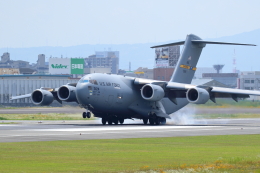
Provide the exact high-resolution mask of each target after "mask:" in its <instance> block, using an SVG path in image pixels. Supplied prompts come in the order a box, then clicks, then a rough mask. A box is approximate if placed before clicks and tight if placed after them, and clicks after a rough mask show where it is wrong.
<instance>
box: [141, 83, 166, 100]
mask: <svg viewBox="0 0 260 173" xmlns="http://www.w3.org/2000/svg"><path fill="white" fill-rule="evenodd" d="M141 95H142V97H143V99H145V100H148V101H159V100H161V99H162V98H163V97H164V90H163V89H162V87H160V86H158V85H153V84H146V85H144V86H143V87H142V89H141Z"/></svg>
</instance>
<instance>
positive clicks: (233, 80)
mask: <svg viewBox="0 0 260 173" xmlns="http://www.w3.org/2000/svg"><path fill="white" fill-rule="evenodd" d="M202 77H203V79H214V80H216V81H218V82H220V83H223V84H225V85H227V86H229V87H230V88H236V87H237V78H238V73H203V74H202Z"/></svg>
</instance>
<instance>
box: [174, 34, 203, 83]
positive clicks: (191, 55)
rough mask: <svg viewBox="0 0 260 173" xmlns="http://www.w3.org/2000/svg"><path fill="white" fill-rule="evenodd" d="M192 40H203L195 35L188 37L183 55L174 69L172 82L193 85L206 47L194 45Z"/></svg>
mask: <svg viewBox="0 0 260 173" xmlns="http://www.w3.org/2000/svg"><path fill="white" fill-rule="evenodd" d="M192 40H201V38H199V37H198V36H196V35H193V34H190V35H187V38H186V40H185V43H184V45H183V49H182V53H181V55H180V58H179V60H178V63H177V65H176V67H175V69H174V72H173V74H172V77H171V79H170V82H179V83H187V84H190V83H191V81H192V78H193V76H194V73H195V71H196V69H197V68H196V66H197V63H198V60H199V57H200V54H201V51H202V49H203V47H205V44H204V43H201V44H194V43H192V42H191V41H192Z"/></svg>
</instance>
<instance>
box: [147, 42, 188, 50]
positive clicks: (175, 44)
mask: <svg viewBox="0 0 260 173" xmlns="http://www.w3.org/2000/svg"><path fill="white" fill-rule="evenodd" d="M184 43H185V41H179V42H175V43H169V44H162V45H158V46H153V47H151V48H157V47H167V46H177V45H183V44H184Z"/></svg>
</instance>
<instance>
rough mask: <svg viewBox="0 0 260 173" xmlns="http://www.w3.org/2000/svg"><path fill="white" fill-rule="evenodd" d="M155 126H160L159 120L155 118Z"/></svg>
mask: <svg viewBox="0 0 260 173" xmlns="http://www.w3.org/2000/svg"><path fill="white" fill-rule="evenodd" d="M155 124H156V125H160V124H161V119H160V118H159V117H156V119H155Z"/></svg>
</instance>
